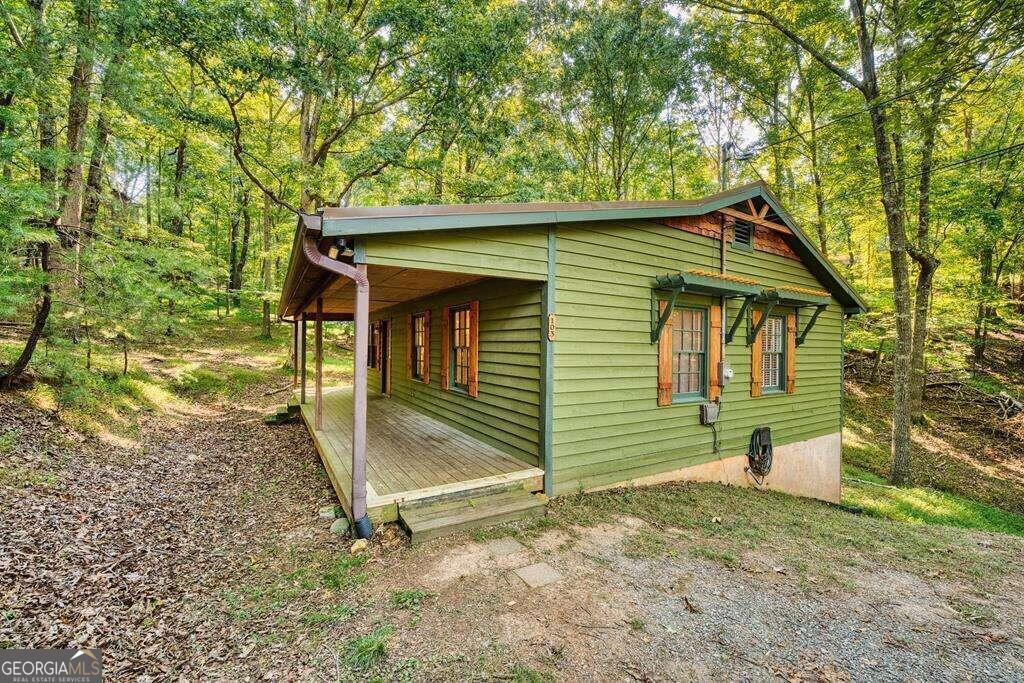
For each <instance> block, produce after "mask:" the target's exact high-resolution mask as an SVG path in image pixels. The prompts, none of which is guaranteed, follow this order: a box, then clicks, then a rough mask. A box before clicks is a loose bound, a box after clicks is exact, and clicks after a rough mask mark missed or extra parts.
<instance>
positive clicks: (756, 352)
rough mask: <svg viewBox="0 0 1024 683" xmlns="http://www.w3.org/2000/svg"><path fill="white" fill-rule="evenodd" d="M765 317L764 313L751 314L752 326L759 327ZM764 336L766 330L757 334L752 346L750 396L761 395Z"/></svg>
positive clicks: (752, 312)
mask: <svg viewBox="0 0 1024 683" xmlns="http://www.w3.org/2000/svg"><path fill="white" fill-rule="evenodd" d="M763 316H764V313H763V312H762V311H751V313H750V324H751V326H753V327H757V325H758V323H760V322H761V318H762V317H763ZM763 334H764V329H762V330H761V331H760V332H758V333H757V338H756V339H754V343H753V344H751V345H750V395H751V396H760V395H761V370H762V367H761V361H762V349H761V336H762V335H763Z"/></svg>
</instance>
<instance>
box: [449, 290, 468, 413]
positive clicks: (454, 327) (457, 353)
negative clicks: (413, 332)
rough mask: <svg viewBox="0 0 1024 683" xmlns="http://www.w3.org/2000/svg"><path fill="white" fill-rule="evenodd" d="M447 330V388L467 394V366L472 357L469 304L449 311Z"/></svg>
mask: <svg viewBox="0 0 1024 683" xmlns="http://www.w3.org/2000/svg"><path fill="white" fill-rule="evenodd" d="M449 316H450V318H449V320H450V322H449V329H450V330H451V337H450V341H449V346H448V348H447V350H446V355H447V356H448V359H449V360H448V363H449V365H448V367H449V369H450V373H451V377H450V379H449V382H448V383H449V386H450V387H451V388H452V389H455V390H457V391H464V392H466V393H467V394H468V393H469V374H470V373H469V370H470V368H469V366H470V356H471V355H472V339H471V334H470V332H471V331H470V318H471V317H472V311H471V310H470V307H469V304H466V305H465V306H458V307H456V308H452V309H450V313H449Z"/></svg>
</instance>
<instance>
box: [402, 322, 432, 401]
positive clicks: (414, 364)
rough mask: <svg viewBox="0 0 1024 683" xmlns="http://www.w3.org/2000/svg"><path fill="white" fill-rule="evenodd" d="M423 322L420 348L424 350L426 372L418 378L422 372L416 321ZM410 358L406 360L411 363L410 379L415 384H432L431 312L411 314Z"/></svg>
mask: <svg viewBox="0 0 1024 683" xmlns="http://www.w3.org/2000/svg"><path fill="white" fill-rule="evenodd" d="M418 319H420V320H423V342H424V344H423V346H422V347H419V348H423V349H424V361H425V362H424V365H425V366H426V367H425V368H424V369H425V372H423V373H422V374H420V375H419V376H417V373H418V372H419V371H420V364H419V358H417V353H416V349H417V346H416V321H417V320H418ZM409 337H410V340H409V358H408V359H406V360H407V362H408V363H409V378H410V379H411V380H412V381H413V382H419V383H420V384H429V383H430V311H420V312H419V313H410V314H409Z"/></svg>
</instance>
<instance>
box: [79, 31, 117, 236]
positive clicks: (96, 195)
mask: <svg viewBox="0 0 1024 683" xmlns="http://www.w3.org/2000/svg"><path fill="white" fill-rule="evenodd" d="M123 62H124V51H123V50H118V51H117V52H116V53H115V54H114V56H113V57H112V58H111V60H110V63H109V64H107V69H106V71H105V72H104V73H103V85H101V86H100V101H99V103H98V104H97V107H96V134H95V137H94V138H93V144H92V154H91V156H90V157H89V172H88V174H87V176H86V181H85V200H84V204H83V205H82V231H81V232H82V236H83V238H86V239H91V238H92V237H93V236H94V234H95V224H96V215H97V214H98V213H99V206H100V197H101V196H102V195H103V180H104V173H103V163H104V159H105V157H106V154H107V146H108V142H109V139H110V119H109V118H108V116H107V113H106V111H105V110H104V105H105V104H107V102H108V101H109V100H110V97H111V94H112V92H113V90H114V86H115V84H116V81H117V78H118V77H119V71H120V68H121V64H122V63H123Z"/></svg>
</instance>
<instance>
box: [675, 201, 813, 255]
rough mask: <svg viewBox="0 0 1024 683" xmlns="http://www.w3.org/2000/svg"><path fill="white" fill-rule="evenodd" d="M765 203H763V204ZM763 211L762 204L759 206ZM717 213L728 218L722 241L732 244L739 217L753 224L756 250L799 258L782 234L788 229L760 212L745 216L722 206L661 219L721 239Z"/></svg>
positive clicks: (677, 226) (682, 228) (696, 233)
mask: <svg viewBox="0 0 1024 683" xmlns="http://www.w3.org/2000/svg"><path fill="white" fill-rule="evenodd" d="M767 206H768V205H767V204H765V207H767ZM762 210H763V207H762ZM719 215H725V216H726V218H727V224H726V226H725V240H726V242H729V243H731V242H732V241H733V227H732V220H733V219H737V218H739V219H742V220H745V221H748V222H750V223H752V224H753V225H754V239H753V245H754V250H755V251H762V252H765V253H768V254H775V255H776V256H783V257H785V258H788V259H793V260H794V261H800V260H801V259H800V257H799V256H798V255H797V253H796V252H795V251H793V249H792V247H790V246H789V243H787V242H786V240H785V238H784V237H783V234H788V233H789V232H790V230H789V228H787V227H786V226H784V225H780V224H778V223H772V222H771V221H766V220H764V218H763V217H762V216H763V214H759V215H754V216H751V215H748V214H745V213H743V212H742V211H734V210H731V209H730V210H728V211H726V210H725V209H722V210H721V212H720V214H715V213H710V214H705V215H703V216H679V217H673V218H665V219H663V220H661V221H660V223H661V224H662V225H667V226H669V227H670V228H675V229H676V230H682V231H683V232H688V233H690V234H692V235H700V236H701V237H710V238H711V239H714V240H718V239H720V238H721V234H722V227H721V221H720V219H719V217H718V216H719Z"/></svg>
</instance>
